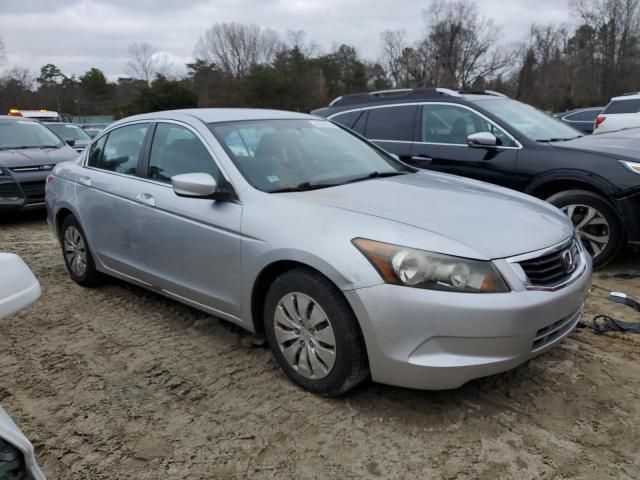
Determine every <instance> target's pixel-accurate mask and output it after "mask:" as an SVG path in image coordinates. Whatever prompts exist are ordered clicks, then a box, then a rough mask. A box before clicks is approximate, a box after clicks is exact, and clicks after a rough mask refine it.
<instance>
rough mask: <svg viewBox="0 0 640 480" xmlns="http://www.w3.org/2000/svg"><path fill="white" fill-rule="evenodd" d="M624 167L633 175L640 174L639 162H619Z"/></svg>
mask: <svg viewBox="0 0 640 480" xmlns="http://www.w3.org/2000/svg"><path fill="white" fill-rule="evenodd" d="M618 161H619V162H620V163H621V164H622V165H624V166H625V167H627V168H628V169H629V170H631V171H632V172H633V173H640V163H637V162H627V161H626V160H618Z"/></svg>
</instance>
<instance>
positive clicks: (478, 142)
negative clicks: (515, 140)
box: [467, 132, 498, 148]
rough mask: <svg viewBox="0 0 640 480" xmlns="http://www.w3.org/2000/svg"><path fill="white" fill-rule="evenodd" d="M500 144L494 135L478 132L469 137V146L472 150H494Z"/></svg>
mask: <svg viewBox="0 0 640 480" xmlns="http://www.w3.org/2000/svg"><path fill="white" fill-rule="evenodd" d="M497 144H498V139H497V138H496V136H495V135H494V134H493V133H490V132H478V133H472V134H471V135H469V136H468V137H467V145H469V147H471V148H493V147H495V146H496V145H497Z"/></svg>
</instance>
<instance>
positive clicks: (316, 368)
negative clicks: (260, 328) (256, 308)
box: [264, 268, 369, 397]
mask: <svg viewBox="0 0 640 480" xmlns="http://www.w3.org/2000/svg"><path fill="white" fill-rule="evenodd" d="M264 324H265V325H264V326H265V333H266V337H267V340H268V342H269V347H270V348H271V352H272V353H273V356H274V357H275V359H276V361H277V362H278V365H280V368H282V370H283V371H284V372H285V374H286V375H287V376H288V377H289V379H290V380H291V381H292V382H293V383H295V384H296V385H298V386H299V387H301V388H302V389H304V390H307V391H309V392H311V393H315V394H317V395H321V396H326V397H334V396H338V395H342V394H343V393H345V392H347V391H348V390H351V389H352V388H354V387H355V386H356V385H358V384H359V383H360V382H362V381H363V380H364V379H365V378H367V377H368V375H369V367H368V362H367V356H366V349H365V344H364V339H363V338H362V333H361V331H360V327H359V325H358V322H357V319H356V317H355V315H354V314H353V311H352V310H351V308H350V306H349V304H348V303H347V301H346V299H345V298H344V296H343V294H342V292H340V290H338V289H337V288H336V287H335V286H334V285H333V284H332V283H331V282H330V281H329V280H328V279H327V278H326V277H324V276H323V275H321V274H319V273H317V272H314V271H312V270H308V269H304V268H299V269H295V270H290V271H288V272H286V273H284V274H283V275H281V276H280V277H278V278H277V279H276V280H275V282H273V284H272V285H271V287H270V288H269V291H268V292H267V296H266V299H265V305H264Z"/></svg>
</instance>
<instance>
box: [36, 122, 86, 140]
mask: <svg viewBox="0 0 640 480" xmlns="http://www.w3.org/2000/svg"><path fill="white" fill-rule="evenodd" d="M47 128H48V129H49V130H51V131H53V132H54V133H57V134H58V136H59V137H60V138H62V139H63V140H80V141H85V142H89V141H91V137H90V136H89V135H88V134H87V132H85V131H84V130H83V129H81V128H80V127H78V126H77V125H69V124H67V123H60V124H57V125H55V124H52V125H47Z"/></svg>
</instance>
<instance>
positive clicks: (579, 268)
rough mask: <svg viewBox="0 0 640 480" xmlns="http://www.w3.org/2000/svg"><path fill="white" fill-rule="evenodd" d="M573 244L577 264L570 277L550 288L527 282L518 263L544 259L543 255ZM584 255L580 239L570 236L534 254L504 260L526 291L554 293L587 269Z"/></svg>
mask: <svg viewBox="0 0 640 480" xmlns="http://www.w3.org/2000/svg"><path fill="white" fill-rule="evenodd" d="M573 242H575V243H576V245H577V246H578V264H577V265H576V268H575V270H574V271H573V272H572V273H571V275H569V277H567V278H566V279H565V280H563V281H562V282H560V283H558V284H556V285H550V286H540V285H532V284H531V282H530V281H529V277H527V274H526V273H525V272H524V270H523V269H522V267H521V266H520V262H524V261H526V260H533V259H536V258H539V257H544V256H545V255H549V254H551V253H555V252H559V251H561V250H564V249H566V248H568V247H570V246H571V245H572V244H573ZM585 255H588V254H587V253H586V252H585V250H584V247H583V246H582V243H581V242H580V239H579V238H578V237H576V236H575V235H572V236H571V237H569V238H568V239H566V240H563V241H562V242H560V243H558V244H556V245H553V246H551V247H547V248H543V249H542V250H536V251H535V252H529V253H524V254H522V255H516V256H514V257H509V258H507V259H506V261H507V262H508V263H509V264H510V265H511V268H512V269H513V271H514V272H515V273H516V275H517V277H518V278H519V279H520V281H521V282H522V284H523V285H524V287H525V288H526V289H527V290H533V291H542V292H555V291H557V290H560V289H562V288H564V287H567V286H569V285H571V284H573V283H575V282H576V281H577V280H578V279H579V278H580V277H581V276H582V274H583V273H584V272H585V270H586V269H587V260H586V258H585Z"/></svg>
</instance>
